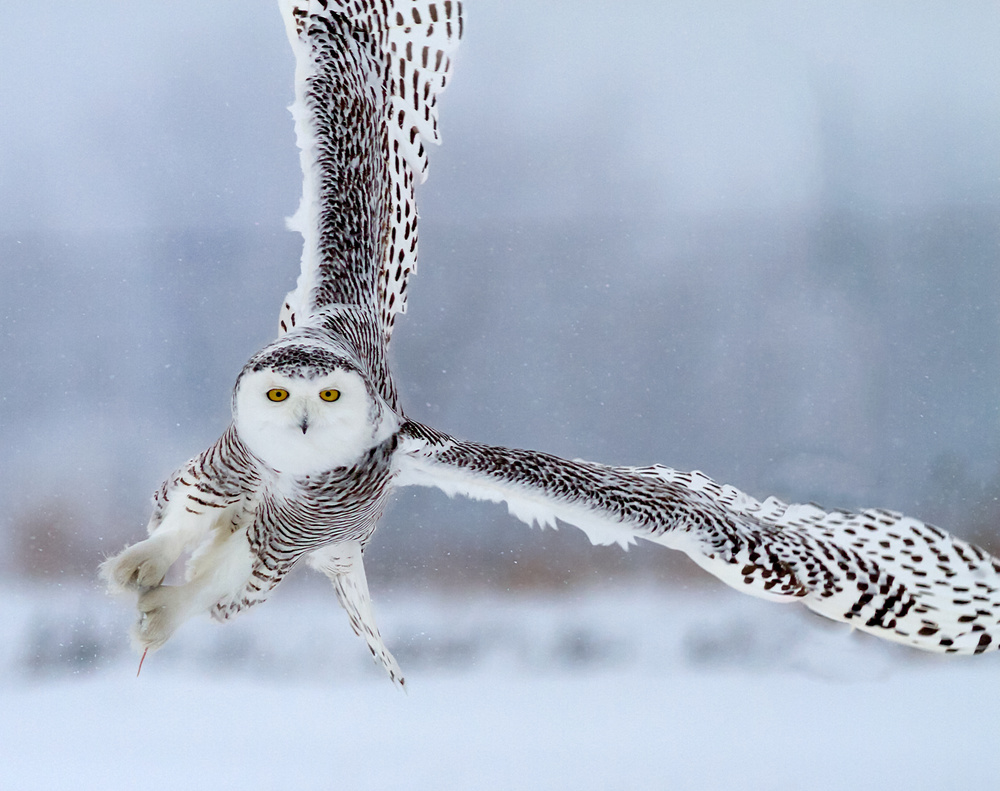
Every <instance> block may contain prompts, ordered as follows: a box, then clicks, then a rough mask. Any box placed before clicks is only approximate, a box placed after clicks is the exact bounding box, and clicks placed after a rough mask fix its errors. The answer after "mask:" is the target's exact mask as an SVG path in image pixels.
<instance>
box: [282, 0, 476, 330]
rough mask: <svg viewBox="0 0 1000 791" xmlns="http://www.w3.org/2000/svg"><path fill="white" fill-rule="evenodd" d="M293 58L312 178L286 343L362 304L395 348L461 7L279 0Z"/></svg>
mask: <svg viewBox="0 0 1000 791" xmlns="http://www.w3.org/2000/svg"><path fill="white" fill-rule="evenodd" d="M281 12H282V16H283V18H284V20H285V26H286V29H287V32H288V38H289V41H290V42H291V45H292V50H293V52H294V54H295V102H294V104H293V105H292V107H291V111H292V115H293V117H294V120H295V132H296V139H297V142H298V146H299V151H300V161H301V165H302V173H303V188H302V199H301V202H300V204H299V208H298V211H297V212H296V213H295V215H294V216H293V217H291V218H290V219H289V227H290V228H291V229H292V230H297V231H299V232H300V233H301V234H302V237H303V251H302V271H301V274H300V275H299V279H298V283H297V285H296V288H295V289H294V290H293V291H291V292H290V293H289V294H288V296H287V297H286V299H285V303H284V305H283V307H282V310H281V315H280V317H279V334H280V333H284V332H287V331H288V330H290V329H292V328H293V327H295V326H298V325H301V324H303V323H305V322H308V320H309V317H310V316H313V315H315V314H316V313H317V312H318V311H321V310H322V309H323V308H324V307H325V306H326V305H330V304H348V305H359V306H362V307H365V308H369V309H371V310H373V311H374V312H375V313H376V314H377V315H378V317H379V320H380V326H381V328H382V332H383V340H384V341H385V342H388V340H389V338H390V336H391V334H392V327H393V323H394V321H395V316H396V314H397V313H402V312H404V311H405V309H406V287H407V281H408V278H409V276H410V275H411V274H412V273H413V272H415V271H416V266H417V210H416V203H415V200H414V180H415V178H418V179H419V180H420V181H423V180H424V179H425V178H426V176H427V154H426V151H425V149H424V143H425V142H427V143H439V142H440V135H439V133H438V110H437V97H438V95H439V94H440V93H441V92H442V91H443V90H444V88H445V85H446V83H447V81H448V78H449V76H450V74H451V63H452V60H451V59H452V55H453V53H454V51H455V49H456V47H457V46H458V42H459V39H460V37H461V33H462V26H463V23H462V5H461V3H457V2H451V0H447V2H437V1H435V2H428V0H397V2H395V3H392V2H389V1H388V0H385V2H382V1H381V0H339V1H338V0H282V2H281Z"/></svg>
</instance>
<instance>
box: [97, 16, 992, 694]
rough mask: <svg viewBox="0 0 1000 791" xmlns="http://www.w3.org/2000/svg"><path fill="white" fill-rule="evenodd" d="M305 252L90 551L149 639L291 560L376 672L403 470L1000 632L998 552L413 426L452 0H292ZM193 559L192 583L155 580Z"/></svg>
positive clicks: (795, 596) (986, 641) (820, 606)
mask: <svg viewBox="0 0 1000 791" xmlns="http://www.w3.org/2000/svg"><path fill="white" fill-rule="evenodd" d="M281 10H282V14H283V17H284V20H285V24H286V27H287V30H288V34H289V40H290V41H291V44H292V48H293V50H294V52H295V58H296V68H295V86H296V99H295V104H294V105H293V107H292V108H291V109H292V115H293V118H294V121H295V130H296V137H297V141H298V145H299V148H300V151H301V164H302V170H303V195H302V201H301V203H300V206H299V209H298V211H297V212H296V213H295V216H294V217H293V218H292V219H291V220H290V221H289V225H290V227H292V228H293V229H295V230H298V231H299V232H301V234H302V236H303V253H302V268H301V274H300V276H299V279H298V282H297V284H296V287H295V288H294V289H293V290H292V291H291V292H290V293H289V294H288V296H287V297H286V299H285V302H284V304H283V306H282V310H281V313H280V318H279V336H278V338H277V340H275V341H274V342H273V343H271V344H269V345H268V346H266V347H265V348H264V349H262V350H261V351H260V352H258V353H257V354H255V355H254V356H253V357H252V358H251V359H250V360H249V361H248V362H247V364H246V365H245V366H244V368H243V370H242V371H241V372H240V374H239V376H238V378H237V382H236V387H235V389H234V393H233V423H232V424H231V425H230V427H229V428H228V429H227V430H226V432H225V433H224V434H223V436H222V437H220V439H219V440H218V441H217V442H216V443H215V444H213V445H212V446H211V447H210V448H208V449H207V450H206V451H204V452H203V453H201V454H199V455H198V456H196V457H195V458H194V459H192V460H191V461H189V462H188V463H187V464H185V465H184V466H182V467H181V468H180V469H179V470H178V471H177V472H176V473H175V474H174V475H173V476H171V478H169V479H168V480H167V481H166V482H165V483H164V484H163V486H162V487H161V488H160V490H159V492H158V493H157V495H156V497H155V499H154V512H153V516H152V518H151V520H150V524H149V533H150V536H149V538H147V539H146V540H145V541H140V542H139V543H137V544H135V545H133V546H131V547H128V548H126V549H125V550H123V551H122V552H121V553H119V554H118V555H116V556H115V557H113V558H110V559H109V560H108V561H106V562H105V563H104V565H103V566H102V575H103V577H104V578H105V579H106V580H107V581H108V583H109V585H110V586H111V587H112V588H113V589H115V590H132V591H135V592H136V593H137V594H138V609H139V613H140V617H139V620H138V623H137V624H136V627H135V629H134V633H133V636H134V639H135V642H136V644H137V646H138V647H139V648H140V649H143V650H149V649H155V648H158V647H160V646H161V645H163V644H164V643H165V642H166V641H167V640H168V639H169V638H170V636H171V634H173V632H174V631H175V630H176V628H177V627H178V626H179V625H180V624H181V623H183V621H184V620H186V619H187V618H188V617H190V616H192V615H194V614H196V613H199V612H205V611H208V612H210V613H211V614H212V615H213V616H215V617H216V618H220V619H226V618H229V617H231V616H232V615H234V614H236V613H238V612H241V611H242V610H244V609H246V608H247V607H249V606H252V605H253V604H256V603H259V602H261V601H263V600H264V599H265V598H266V597H267V596H268V594H269V593H270V591H271V590H273V589H274V587H275V586H276V585H277V584H278V583H280V582H281V580H282V579H283V578H284V575H285V574H286V573H287V572H288V571H289V570H290V569H291V568H292V567H293V566H294V565H295V564H296V563H297V562H298V561H299V560H301V559H302V558H306V560H307V562H308V564H309V565H311V566H312V567H313V568H316V569H317V570H319V571H322V572H323V573H324V574H326V575H327V576H328V577H329V578H330V579H331V581H332V582H333V585H334V590H335V591H336V594H337V597H338V599H339V601H340V602H341V604H342V605H343V607H344V609H345V610H346V612H347V614H348V617H349V620H350V623H351V626H352V627H353V629H354V630H355V632H357V633H358V634H359V635H361V636H362V637H363V638H364V639H365V641H366V643H367V644H368V646H369V648H370V650H371V652H372V654H373V656H374V657H375V658H376V660H377V661H379V662H380V663H381V664H382V665H383V666H384V667H385V668H386V670H387V672H388V673H389V675H390V677H391V678H392V679H393V680H394V681H396V682H398V683H399V684H402V683H403V679H402V674H401V672H400V669H399V666H398V664H397V663H396V661H395V659H393V657H392V655H391V654H390V653H389V651H388V649H387V648H386V646H385V644H384V642H383V640H382V638H381V636H380V634H379V632H378V629H377V627H376V625H375V620H374V615H373V611H372V605H371V599H370V596H369V593H368V586H367V581H366V578H365V573H364V566H363V555H362V553H363V550H364V547H365V545H366V543H367V542H368V540H369V539H370V537H371V535H372V533H373V531H374V530H375V527H376V524H377V522H378V519H379V517H380V516H381V513H382V510H383V508H384V506H385V503H386V500H387V498H388V496H389V494H390V492H391V490H392V489H393V488H394V487H395V486H411V485H419V486H433V487H437V488H440V489H443V490H444V491H445V492H447V493H448V494H450V495H455V494H462V495H466V496H469V497H473V498H477V499H482V500H491V501H495V502H506V503H507V505H508V507H509V509H510V511H511V513H512V514H514V515H515V516H516V517H518V518H519V519H521V520H523V521H525V522H527V523H528V524H538V525H540V526H543V527H544V526H551V527H555V526H556V525H557V523H558V522H565V523H568V524H572V525H575V526H577V527H579V528H581V529H583V530H584V531H585V532H586V533H587V535H588V536H589V537H590V538H591V540H592V541H593V542H594V543H598V544H611V543H618V544H620V545H622V546H628V545H629V544H631V543H634V542H635V540H636V539H638V538H644V539H647V540H649V541H653V542H656V543H659V544H663V545H664V546H667V547H670V548H672V549H677V550H681V551H683V552H685V553H686V554H688V555H689V556H690V557H691V558H692V559H693V560H694V561H695V562H696V563H698V565H700V566H702V567H703V568H705V569H706V570H707V571H709V572H710V573H712V574H714V575H715V576H717V577H718V578H719V579H721V580H723V581H724V582H726V583H727V584H729V585H731V586H733V587H735V588H737V589H739V590H742V591H744V592H746V593H750V594H752V595H755V596H760V597H763V598H766V599H771V600H775V601H801V602H802V603H804V604H805V605H806V606H807V607H809V608H810V609H812V610H814V611H816V612H818V613H820V614H822V615H825V616H827V617H829V618H833V619H835V620H840V621H846V622H849V623H851V624H853V625H854V626H857V627H858V628H860V629H863V630H865V631H869V632H871V633H873V634H876V635H879V636H881V637H884V638H887V639H890V640H895V641H898V642H903V643H907V644H910V645H913V646H916V647H918V648H923V649H928V650H935V651H944V652H964V653H973V652H974V653H980V652H983V651H985V650H989V649H993V648H995V647H997V645H998V636H1000V561H997V560H996V559H995V558H993V557H991V556H990V555H988V554H987V553H985V552H984V551H982V550H981V549H979V548H977V547H975V546H972V545H970V544H967V543H965V542H962V541H960V540H958V539H955V538H953V537H951V536H949V535H948V534H946V533H944V532H943V531H941V530H938V529H937V528H934V527H932V526H929V525H925V524H923V523H922V522H919V521H918V520H915V519H911V518H909V517H904V516H902V515H900V514H896V513H891V512H888V511H877V510H870V511H863V512H861V513H857V514H852V513H847V512H839V511H833V512H826V511H823V510H822V509H820V508H818V507H815V506H803V505H786V504H785V503H782V502H780V501H778V500H776V499H774V498H770V499H768V500H765V501H764V502H758V501H757V500H755V499H753V498H751V497H749V496H748V495H746V494H744V493H743V492H741V491H739V490H738V489H735V488H733V487H731V486H723V485H719V484H717V483H715V482H714V481H712V480H711V479H710V478H708V477H707V476H705V475H703V474H702V473H700V472H691V473H685V472H679V471H676V470H672V469H669V468H667V467H661V466H656V467H647V468H634V467H607V466H604V465H600V464H594V463H591V462H585V461H566V460H563V459H559V458H557V457H555V456H551V455H548V454H544V453H539V452H534V451H525V450H513V449H507V448H499V447H493V446H488V445H482V444H477V443H472V442H464V441H461V440H457V439H454V438H452V437H449V436H447V435H445V434H443V433H441V432H439V431H436V430H434V429H432V428H429V427H427V426H423V425H421V424H419V423H416V422H414V421H411V420H408V419H407V418H406V416H405V414H404V412H403V410H402V408H401V407H400V404H399V399H398V396H397V393H396V388H395V385H394V383H393V381H392V376H391V372H390V370H389V366H388V362H387V346H388V343H389V340H390V337H391V334H392V328H393V322H394V319H395V315H396V314H397V313H400V312H402V311H403V310H404V309H405V306H406V288H407V283H408V278H409V276H410V275H411V274H412V273H413V272H414V271H415V269H416V263H417V211H416V204H415V202H414V182H415V181H417V180H419V181H423V179H424V178H426V175H427V155H426V150H425V148H424V145H425V144H426V143H438V142H440V136H439V132H438V107H437V99H438V95H439V94H440V93H441V91H443V90H444V88H445V86H446V84H447V81H448V79H449V77H450V74H451V69H452V55H453V54H454V51H455V48H456V46H457V44H458V41H459V38H460V37H461V34H462V26H463V20H462V5H461V3H458V2H452V1H451V0H443V1H442V2H439V1H438V0H433V1H430V0H396V1H395V2H392V1H391V0H282V2H281ZM185 553H190V557H189V559H188V560H187V562H186V565H185V577H184V581H183V582H182V583H181V584H179V585H164V584H163V580H164V577H165V575H166V573H167V570H168V569H169V568H170V567H171V565H173V564H174V563H175V562H177V561H178V560H179V559H180V558H181V557H182V556H183V555H184V554H185Z"/></svg>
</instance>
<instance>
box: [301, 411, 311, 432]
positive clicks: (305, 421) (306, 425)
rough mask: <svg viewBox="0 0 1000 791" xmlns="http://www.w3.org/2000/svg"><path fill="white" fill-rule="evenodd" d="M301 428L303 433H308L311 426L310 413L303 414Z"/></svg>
mask: <svg viewBox="0 0 1000 791" xmlns="http://www.w3.org/2000/svg"><path fill="white" fill-rule="evenodd" d="M299 428H301V429H302V433H303V434H305V433H306V429H308V428H309V416H308V415H303V416H302V422H301V423H299Z"/></svg>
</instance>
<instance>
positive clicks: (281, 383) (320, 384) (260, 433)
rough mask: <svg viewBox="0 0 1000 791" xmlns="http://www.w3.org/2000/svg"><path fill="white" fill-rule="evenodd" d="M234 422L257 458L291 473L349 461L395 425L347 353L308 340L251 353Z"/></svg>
mask: <svg viewBox="0 0 1000 791" xmlns="http://www.w3.org/2000/svg"><path fill="white" fill-rule="evenodd" d="M233 421H234V424H235V427H236V433H237V434H238V435H239V437H240V440H241V441H242V442H243V443H244V444H245V445H246V446H247V448H248V449H249V450H250V451H251V452H252V453H253V454H254V455H255V456H257V457H258V458H260V459H261V460H262V461H264V462H266V463H267V464H268V465H269V466H271V467H273V468H274V469H276V470H278V471H279V472H283V473H289V474H292V475H308V474H310V473H317V472H322V471H325V470H331V469H334V468H336V467H347V466H350V465H352V464H354V463H356V462H357V461H359V460H360V459H361V458H362V457H363V456H364V454H365V453H367V452H368V451H369V450H370V449H371V448H373V447H375V446H376V445H378V444H380V443H381V442H384V441H385V440H386V439H387V438H388V437H390V436H391V435H392V433H393V432H394V431H396V429H398V427H399V419H398V418H397V417H396V415H395V413H394V412H393V411H392V410H391V409H390V408H389V407H388V406H387V405H386V403H385V402H384V401H383V400H382V398H381V397H380V396H379V395H378V393H377V392H376V390H375V388H374V387H372V385H371V383H370V382H369V380H368V377H367V376H366V375H365V373H364V371H363V369H362V368H361V366H359V365H358V364H357V362H356V361H354V360H353V359H352V356H351V355H349V354H348V353H347V352H346V351H344V352H342V353H340V352H338V351H334V350H331V349H330V348H329V347H327V346H325V345H318V344H312V343H307V342H278V343H276V344H273V345H272V346H269V347H266V348H265V349H263V350H262V351H261V352H260V353H258V354H257V355H255V356H254V357H252V358H251V359H250V361H249V362H248V363H247V364H246V366H245V367H244V368H243V371H242V372H241V373H240V376H239V378H238V379H237V381H236V388H235V390H234V393H233Z"/></svg>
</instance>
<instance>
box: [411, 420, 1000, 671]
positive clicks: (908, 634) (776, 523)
mask: <svg viewBox="0 0 1000 791" xmlns="http://www.w3.org/2000/svg"><path fill="white" fill-rule="evenodd" d="M401 438H402V439H401V443H400V446H399V453H398V454H397V470H398V472H397V479H396V484H397V485H400V486H414V485H416V486H435V487H438V488H440V489H442V490H444V491H445V492H446V493H448V494H449V495H455V494H464V495H466V496H468V497H473V498H476V499H480V500H491V501H494V502H506V503H507V506H508V508H509V510H510V512H511V513H512V514H513V515H514V516H516V517H517V518H519V519H521V520H523V521H524V522H527V523H528V524H529V525H532V524H536V523H537V524H538V525H540V526H543V527H544V526H551V527H555V526H556V522H557V520H558V521H561V522H567V523H569V524H572V525H576V526H577V527H579V528H581V529H582V530H584V531H585V532H586V533H587V535H588V536H589V537H590V539H591V541H592V542H594V543H595V544H612V543H618V544H621V545H622V546H627V545H628V544H630V543H634V542H635V539H636V538H645V539H648V540H649V541H654V542H656V543H658V544H663V545H664V546H667V547H670V548H671V549H679V550H681V551H683V552H685V553H686V554H687V555H688V556H689V557H691V559H692V560H694V561H695V562H696V563H697V564H698V565H699V566H701V567H702V568H704V569H705V570H706V571H709V572H710V573H712V574H714V575H715V576H716V577H718V578H719V579H721V580H722V581H723V582H725V583H727V584H728V585H731V586H732V587H734V588H737V589H738V590H741V591H743V592H745V593H749V594H752V595H754V596H759V597H762V598H765V599H772V600H775V601H801V602H802V603H803V604H805V605H806V606H807V607H809V609H811V610H813V611H815V612H817V613H820V614H821V615H825V616H826V617H828V618H832V619H834V620H836V621H845V622H847V623H850V624H851V625H852V626H855V627H856V628H858V629H861V630H863V631H866V632H871V633H872V634H875V635H878V636H879V637H883V638H886V639H889V640H894V641H896V642H900V643H906V644H909V645H912V646H915V647H917V648H922V649H925V650H930V651H941V652H947V653H982V652H983V651H986V650H988V649H994V648H997V647H998V644H1000V560H998V559H996V558H994V557H992V556H990V555H989V554H987V553H986V552H984V551H983V550H981V549H979V548H978V547H976V546H973V545H972V544H967V543H965V542H963V541H960V540H958V539H956V538H953V537H952V536H950V535H948V534H947V533H945V532H944V531H942V530H939V529H937V528H936V527H932V526H931V525H926V524H924V523H922V522H919V521H917V520H916V519H912V518H910V517H907V516H903V515H901V514H898V513H893V512H890V511H881V510H869V511H862V512H860V513H848V512H842V511H833V512H829V513H828V512H825V511H823V510H821V509H820V508H818V507H816V506H812V505H787V504H785V503H783V502H781V501H779V500H777V499H775V498H770V499H768V500H765V501H764V502H763V503H761V502H758V501H757V500H755V499H753V498H752V497H749V496H748V495H746V494H744V493H743V492H741V491H739V490H738V489H735V488H733V487H732V486H722V485H719V484H717V483H715V482H714V481H712V480H711V479H709V478H708V477H706V476H705V475H703V474H701V473H700V472H690V473H686V472H678V471H676V470H672V469H670V468H668V467H661V466H655V467H641V468H640V467H607V466H604V465H601V464H594V463H591V462H586V461H565V460H563V459H560V458H558V457H556V456H550V455H548V454H544V453H536V452H533V451H524V450H510V449H507V448H498V447H492V446H489V445H480V444H475V443H471V442H462V441H459V440H455V439H453V438H451V437H448V436H446V435H444V434H442V433H440V432H437V431H435V430H433V429H430V428H427V427H425V426H422V425H420V424H416V423H412V422H409V423H406V424H405V425H404V427H403V429H402V433H401Z"/></svg>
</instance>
